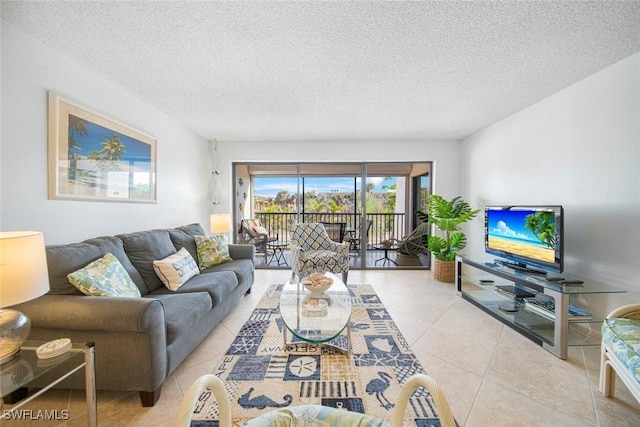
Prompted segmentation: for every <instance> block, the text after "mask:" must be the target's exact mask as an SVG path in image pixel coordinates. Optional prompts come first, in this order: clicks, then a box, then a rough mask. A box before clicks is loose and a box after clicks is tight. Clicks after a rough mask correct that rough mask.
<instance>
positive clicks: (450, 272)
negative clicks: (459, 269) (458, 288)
mask: <svg viewBox="0 0 640 427" xmlns="http://www.w3.org/2000/svg"><path fill="white" fill-rule="evenodd" d="M433 278H434V279H436V280H437V281H438V282H444V283H453V282H455V279H456V262H455V261H440V260H439V259H436V260H435V263H434V265H433Z"/></svg>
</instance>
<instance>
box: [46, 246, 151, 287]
mask: <svg viewBox="0 0 640 427" xmlns="http://www.w3.org/2000/svg"><path fill="white" fill-rule="evenodd" d="M46 252H47V267H48V269H49V285H50V289H49V292H47V293H48V294H49V295H83V294H82V292H80V291H79V290H78V289H76V288H75V287H74V286H73V285H72V284H71V282H69V278H68V277H67V276H68V275H69V273H72V272H74V271H76V270H79V269H80V268H83V267H85V266H86V265H87V264H89V263H91V262H93V261H95V260H97V259H98V258H102V257H103V256H105V255H106V254H108V253H111V254H112V255H114V256H115V257H116V258H117V259H118V261H120V264H122V266H123V267H124V269H125V270H126V271H127V273H128V274H129V277H130V278H131V279H132V280H133V282H134V283H135V284H136V286H137V287H138V289H140V291H141V293H143V294H144V293H146V286H145V284H144V281H143V280H142V277H141V276H140V273H138V271H137V270H136V269H135V267H134V266H133V264H131V260H129V258H128V257H127V255H126V254H125V252H124V247H123V245H122V240H120V239H118V238H116V237H111V236H105V237H96V238H94V239H89V240H85V241H84V242H81V243H71V244H67V245H48V246H47V248H46Z"/></svg>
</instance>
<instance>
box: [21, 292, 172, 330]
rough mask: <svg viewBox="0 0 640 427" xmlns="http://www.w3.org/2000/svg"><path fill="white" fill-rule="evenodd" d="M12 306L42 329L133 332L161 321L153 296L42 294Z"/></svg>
mask: <svg viewBox="0 0 640 427" xmlns="http://www.w3.org/2000/svg"><path fill="white" fill-rule="evenodd" d="M15 308H16V309H18V310H20V311H22V312H24V313H25V314H26V315H27V316H28V317H29V319H31V325H32V327H34V328H43V329H70V330H79V331H81V330H84V331H110V332H116V331H130V332H137V331H146V330H149V329H153V328H158V327H159V328H164V324H165V322H164V308H163V306H162V303H161V302H160V301H158V300H156V299H153V298H124V297H92V296H77V295H44V296H42V297H40V298H36V299H34V300H32V301H29V302H26V303H23V304H20V305H17V306H16V307H15ZM96 313H99V314H100V315H99V316H98V315H96Z"/></svg>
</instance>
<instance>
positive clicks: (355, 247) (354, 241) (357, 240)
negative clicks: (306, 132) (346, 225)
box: [344, 220, 373, 251]
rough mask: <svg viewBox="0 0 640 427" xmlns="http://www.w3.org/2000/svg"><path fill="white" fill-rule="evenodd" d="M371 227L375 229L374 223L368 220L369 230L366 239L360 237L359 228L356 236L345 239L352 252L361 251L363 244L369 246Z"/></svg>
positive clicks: (366, 232)
mask: <svg viewBox="0 0 640 427" xmlns="http://www.w3.org/2000/svg"><path fill="white" fill-rule="evenodd" d="M371 227H373V221H372V220H367V229H366V231H365V235H364V237H362V236H361V235H360V228H358V230H357V231H356V233H355V235H352V236H347V237H345V239H344V241H345V242H347V243H349V250H350V251H359V250H360V247H361V245H362V244H364V245H365V246H366V245H367V240H368V238H369V232H370V231H371Z"/></svg>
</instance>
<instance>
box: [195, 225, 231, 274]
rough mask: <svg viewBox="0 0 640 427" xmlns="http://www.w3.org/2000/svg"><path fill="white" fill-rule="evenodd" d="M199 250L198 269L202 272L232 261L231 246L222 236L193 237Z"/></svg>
mask: <svg viewBox="0 0 640 427" xmlns="http://www.w3.org/2000/svg"><path fill="white" fill-rule="evenodd" d="M193 238H194V239H195V241H196V248H197V249H198V267H200V270H204V269H207V268H209V267H213V266H214V265H218V264H222V263H223V262H228V261H231V256H229V246H227V242H226V240H225V239H224V236H223V235H221V234H214V235H212V236H193Z"/></svg>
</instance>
